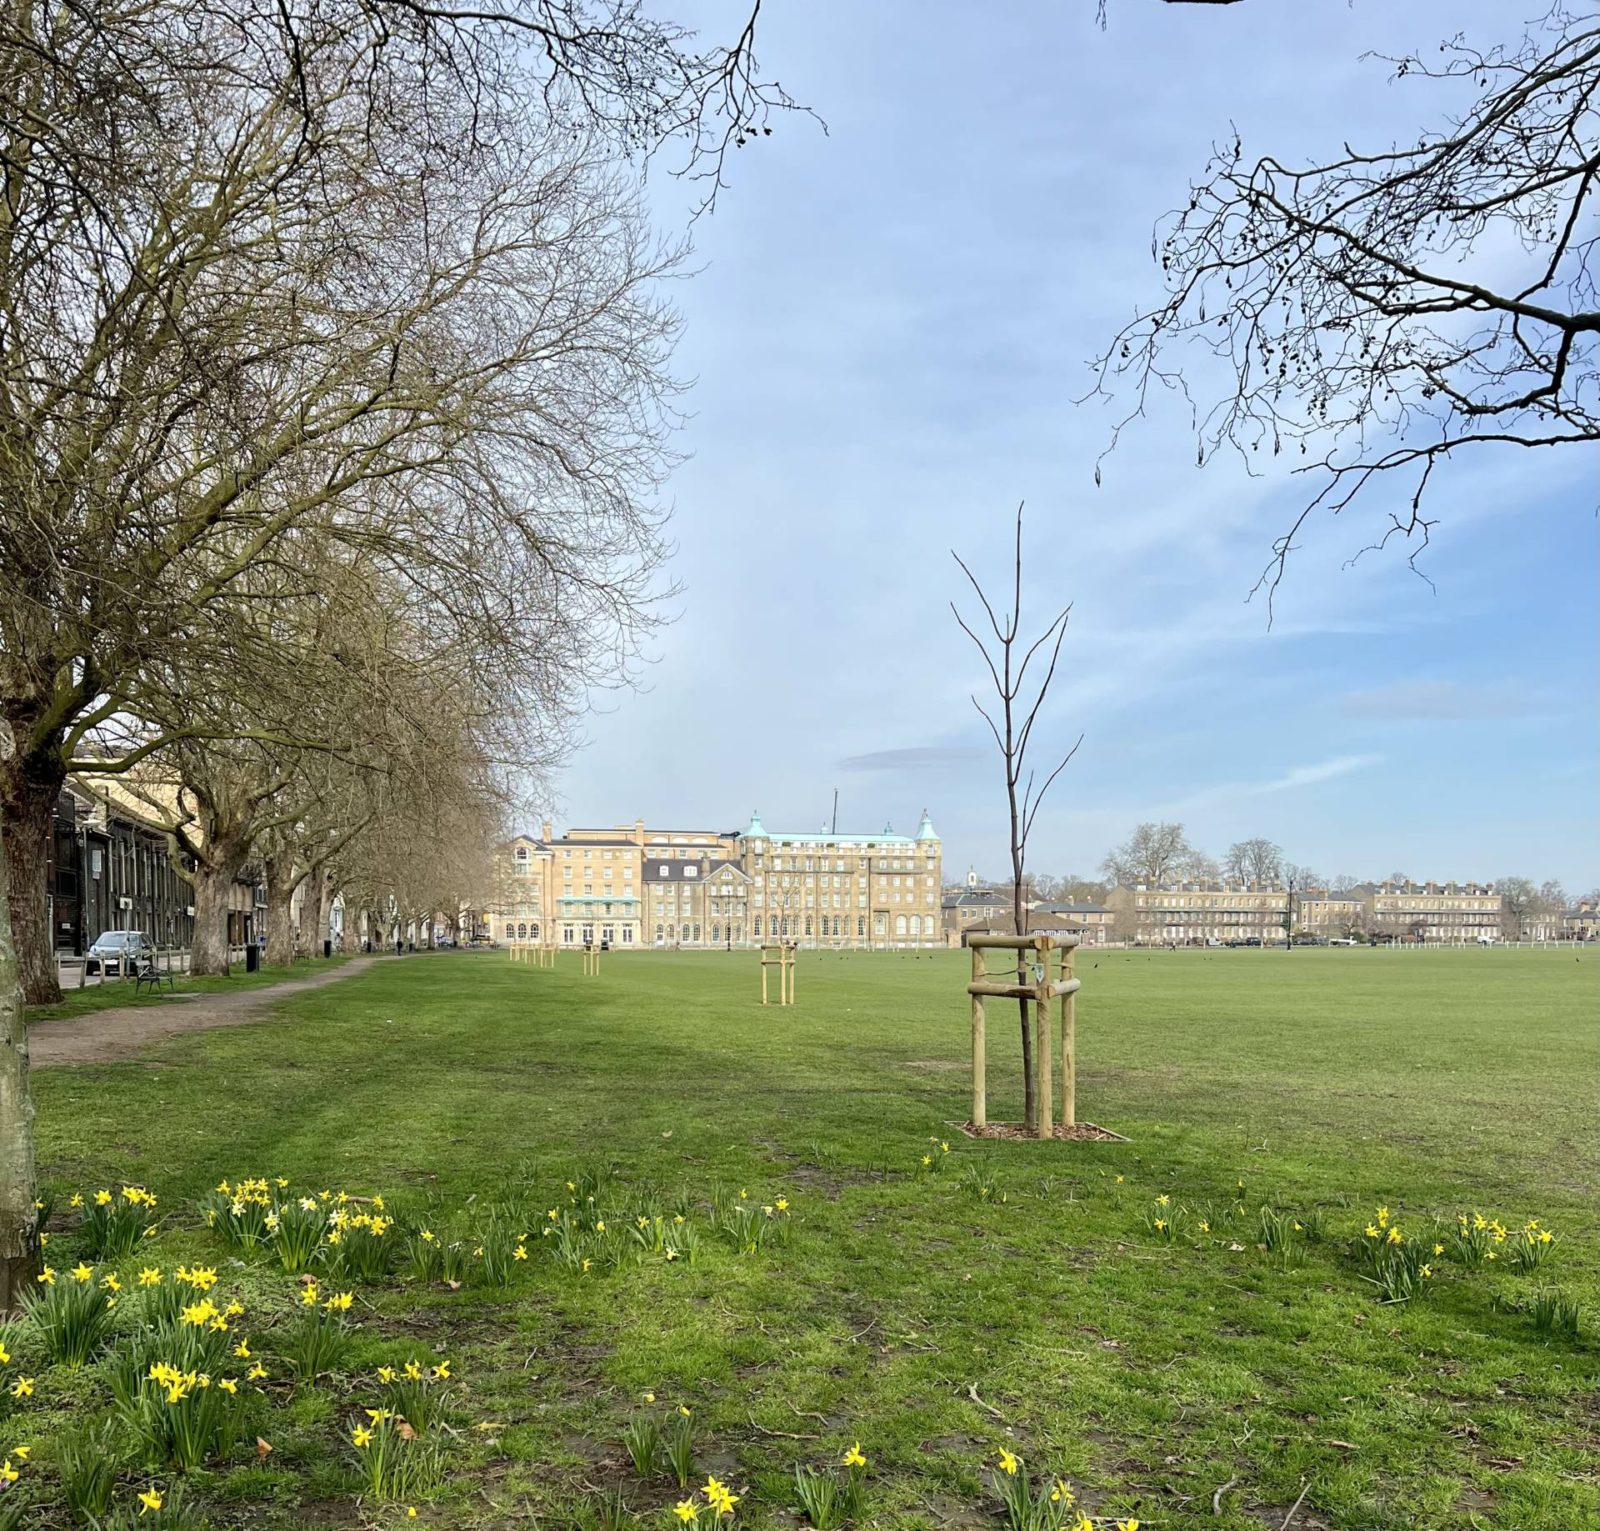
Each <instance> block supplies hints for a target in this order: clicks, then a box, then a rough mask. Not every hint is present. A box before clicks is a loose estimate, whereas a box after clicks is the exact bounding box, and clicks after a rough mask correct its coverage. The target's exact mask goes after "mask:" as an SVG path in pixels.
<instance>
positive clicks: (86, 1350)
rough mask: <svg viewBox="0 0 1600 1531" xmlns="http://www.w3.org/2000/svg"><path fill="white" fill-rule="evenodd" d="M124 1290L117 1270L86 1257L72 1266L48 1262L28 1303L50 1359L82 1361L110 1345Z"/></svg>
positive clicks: (69, 1362) (69, 1364) (25, 1298)
mask: <svg viewBox="0 0 1600 1531" xmlns="http://www.w3.org/2000/svg"><path fill="white" fill-rule="evenodd" d="M119 1290H120V1281H119V1278H118V1277H117V1275H116V1274H115V1272H111V1271H107V1272H102V1271H101V1270H100V1269H99V1267H97V1266H94V1265H89V1264H87V1263H85V1262H84V1261H81V1260H80V1261H79V1262H78V1264H77V1265H75V1266H73V1267H72V1269H71V1270H66V1271H58V1270H56V1269H55V1267H54V1266H51V1265H46V1266H44V1267H43V1268H42V1269H41V1270H40V1271H39V1274H38V1277H37V1278H36V1280H35V1282H34V1285H33V1287H32V1288H31V1289H29V1290H25V1291H24V1292H23V1293H22V1306H23V1310H24V1312H25V1313H26V1314H27V1316H28V1319H29V1321H30V1323H31V1324H32V1327H33V1329H34V1330H35V1332H36V1333H37V1334H38V1335H39V1338H40V1340H41V1341H42V1343H43V1345H44V1349H45V1352H46V1354H47V1355H48V1356H49V1357H50V1359H51V1360H52V1361H54V1362H55V1363H56V1365H58V1366H67V1367H79V1366H83V1365H84V1364H85V1363H86V1362H88V1361H90V1360H92V1359H93V1358H94V1357H95V1356H96V1355H98V1354H99V1352H100V1351H101V1350H102V1349H104V1347H105V1345H106V1342H107V1339H108V1337H109V1335H110V1333H111V1324H112V1319H113V1316H114V1311H115V1309H116V1306H117V1293H118V1291H119Z"/></svg>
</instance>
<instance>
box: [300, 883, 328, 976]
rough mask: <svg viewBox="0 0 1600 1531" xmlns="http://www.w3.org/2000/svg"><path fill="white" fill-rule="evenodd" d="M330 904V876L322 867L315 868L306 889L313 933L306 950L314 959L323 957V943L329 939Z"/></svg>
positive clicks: (306, 904)
mask: <svg viewBox="0 0 1600 1531" xmlns="http://www.w3.org/2000/svg"><path fill="white" fill-rule="evenodd" d="M329 904H330V899H329V890H328V874H327V872H326V871H325V870H324V869H323V868H322V867H320V866H318V867H313V868H312V869H311V872H310V876H309V881H308V886H307V888H306V899H305V908H306V909H307V910H309V911H310V927H311V933H310V935H309V936H308V937H307V942H306V949H307V951H308V952H309V953H310V954H311V956H313V957H320V956H321V955H322V943H323V942H324V941H326V940H327V939H328V908H329Z"/></svg>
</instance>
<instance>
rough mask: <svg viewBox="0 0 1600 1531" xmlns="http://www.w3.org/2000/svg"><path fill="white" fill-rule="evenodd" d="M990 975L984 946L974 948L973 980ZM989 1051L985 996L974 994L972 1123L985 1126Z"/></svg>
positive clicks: (975, 983)
mask: <svg viewBox="0 0 1600 1531" xmlns="http://www.w3.org/2000/svg"><path fill="white" fill-rule="evenodd" d="M986 977H988V971H987V969H986V968H985V966H984V961H983V948H982V947H981V946H974V947H973V948H972V982H973V984H974V985H977V984H980V983H982V982H983V980H984V979H985V978H986ZM987 1067H988V1052H987V1047H986V1045H985V1039H984V1015H983V996H982V995H981V994H974V995H973V996H972V1125H973V1126H974V1127H984V1126H987V1125H988V1121H989V1092H988V1079H987V1078H986V1073H987Z"/></svg>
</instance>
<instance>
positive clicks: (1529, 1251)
mask: <svg viewBox="0 0 1600 1531" xmlns="http://www.w3.org/2000/svg"><path fill="white" fill-rule="evenodd" d="M1509 1243H1510V1245H1511V1248H1510V1253H1509V1258H1510V1262H1511V1264H1512V1265H1513V1266H1514V1267H1515V1268H1516V1269H1517V1270H1519V1271H1521V1272H1522V1273H1523V1274H1524V1275H1526V1274H1527V1273H1528V1272H1530V1271H1536V1270H1538V1268H1539V1267H1540V1266H1541V1265H1543V1264H1544V1262H1545V1260H1546V1259H1547V1258H1548V1256H1549V1254H1550V1251H1551V1250H1552V1249H1554V1248H1555V1243H1556V1236H1555V1235H1554V1234H1553V1233H1552V1232H1551V1231H1550V1230H1549V1229H1548V1228H1545V1227H1543V1226H1541V1224H1540V1222H1539V1219H1538V1218H1536V1217H1530V1218H1529V1219H1528V1221H1527V1222H1525V1223H1524V1224H1523V1225H1522V1227H1521V1228H1520V1229H1519V1230H1518V1231H1517V1232H1516V1233H1515V1234H1513V1235H1512V1236H1511V1238H1510V1240H1509Z"/></svg>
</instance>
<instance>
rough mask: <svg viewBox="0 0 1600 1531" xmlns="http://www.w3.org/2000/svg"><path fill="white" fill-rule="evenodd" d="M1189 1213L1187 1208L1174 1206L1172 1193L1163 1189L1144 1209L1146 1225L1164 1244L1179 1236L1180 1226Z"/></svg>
mask: <svg viewBox="0 0 1600 1531" xmlns="http://www.w3.org/2000/svg"><path fill="white" fill-rule="evenodd" d="M1187 1215H1188V1214H1187V1212H1186V1210H1185V1209H1184V1208H1183V1207H1179V1206H1174V1205H1173V1202H1172V1197H1171V1195H1170V1194H1168V1193H1167V1192H1166V1191H1163V1192H1161V1194H1160V1195H1159V1196H1157V1197H1155V1199H1154V1200H1152V1201H1151V1203H1150V1204H1149V1206H1147V1207H1146V1208H1145V1209H1144V1225H1145V1227H1146V1228H1147V1229H1149V1231H1150V1232H1151V1233H1152V1234H1153V1235H1154V1236H1155V1237H1156V1238H1158V1239H1159V1240H1160V1241H1161V1242H1162V1243H1163V1244H1170V1243H1172V1241H1173V1240H1174V1239H1175V1238H1176V1237H1177V1236H1178V1226H1179V1224H1180V1223H1181V1222H1182V1221H1183V1220H1184V1219H1185V1218H1186V1217H1187Z"/></svg>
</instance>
